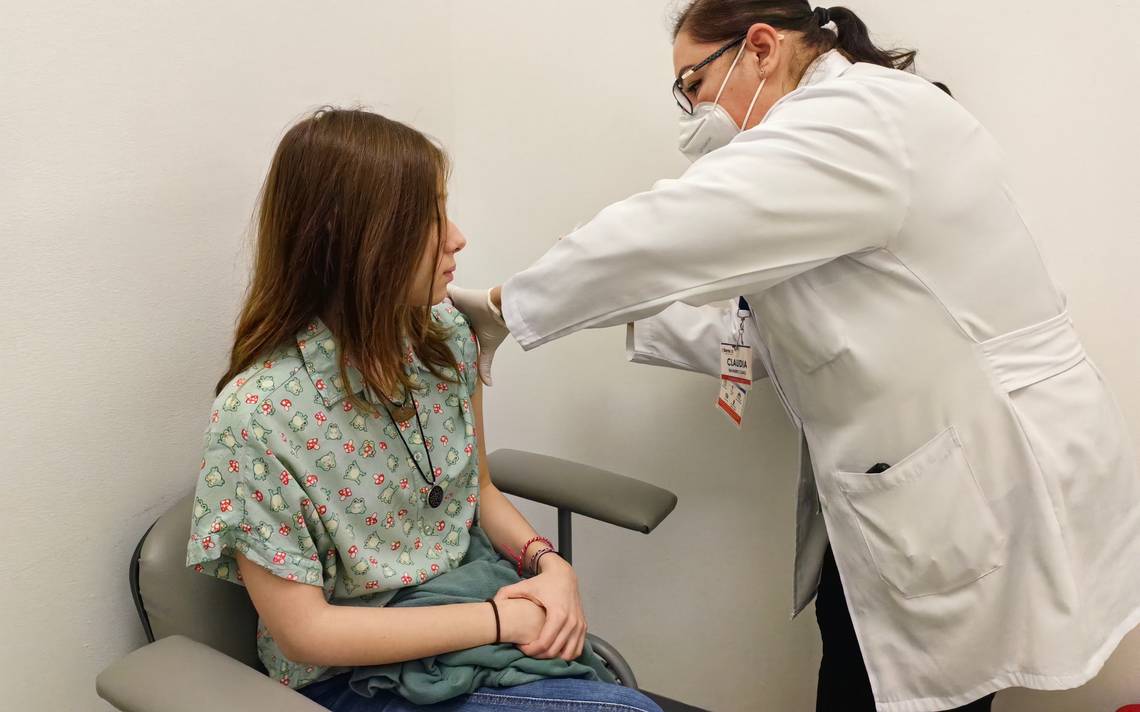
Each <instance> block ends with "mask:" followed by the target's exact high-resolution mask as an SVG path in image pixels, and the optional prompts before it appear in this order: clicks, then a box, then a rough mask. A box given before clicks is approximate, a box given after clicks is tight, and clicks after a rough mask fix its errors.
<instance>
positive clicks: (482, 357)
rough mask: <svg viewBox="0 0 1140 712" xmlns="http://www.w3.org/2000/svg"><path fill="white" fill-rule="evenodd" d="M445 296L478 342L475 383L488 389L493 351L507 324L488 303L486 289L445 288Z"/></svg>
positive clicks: (501, 339) (504, 336) (489, 301)
mask: <svg viewBox="0 0 1140 712" xmlns="http://www.w3.org/2000/svg"><path fill="white" fill-rule="evenodd" d="M447 296H448V297H450V298H451V303H452V304H454V305H455V308H456V309H458V310H459V311H461V312H463V314H464V315H465V316H466V317H467V320H468V321H469V322H471V329H472V330H473V331H474V332H475V338H477V339H478V340H479V380H481V381H483V383H485V384H486V385H488V386H489V385H491V361H492V360H494V358H495V349H497V348H499V344H501V343H503V340H504V339H506V338H507V335H508V334H510V333H511V332H510V331H508V330H507V323H506V322H505V321H503V315H502V313H501V312H500V311H499V310H498V308H496V307H495V305H494V304H492V303H491V290H490V289H464V288H463V287H456V286H455V285H453V284H449V285H447Z"/></svg>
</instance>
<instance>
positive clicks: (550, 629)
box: [495, 555, 587, 660]
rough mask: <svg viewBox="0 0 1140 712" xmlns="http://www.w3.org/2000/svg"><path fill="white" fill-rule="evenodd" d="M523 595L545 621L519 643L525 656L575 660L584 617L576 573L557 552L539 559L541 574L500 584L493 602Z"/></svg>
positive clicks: (579, 651) (582, 640)
mask: <svg viewBox="0 0 1140 712" xmlns="http://www.w3.org/2000/svg"><path fill="white" fill-rule="evenodd" d="M516 598H525V599H528V600H530V601H533V602H534V603H537V604H538V605H540V606H542V607H543V609H545V611H546V620H545V621H544V622H543V626H542V630H541V632H540V633H539V634H538V635H537V636H535V637H534V638H532V639H531V640H529V641H527V642H526V643H525V644H523V645H520V646H519V649H520V650H522V651H523V652H524V653H526V655H527V656H529V657H532V658H539V659H550V658H562V659H563V660H577V659H578V657H579V656H580V655H582V648H583V647H584V646H585V644H586V629H587V625H586V616H585V614H584V613H583V612H582V602H581V599H580V598H579V595H578V576H577V575H576V574H575V573H574V569H573V567H571V566H570V564H568V563H566V561H565V560H563V559H561V558H559V557H558V556H557V555H547V556H544V557H543V558H542V573H540V574H539V575H537V576H535V577H533V578H528V579H523V580H522V581H520V582H518V583H516V584H511V585H510V586H504V587H503V588H501V589H499V592H498V593H496V594H495V600H496V601H506V600H510V599H516Z"/></svg>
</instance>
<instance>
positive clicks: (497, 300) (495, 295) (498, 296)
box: [491, 285, 503, 309]
mask: <svg viewBox="0 0 1140 712" xmlns="http://www.w3.org/2000/svg"><path fill="white" fill-rule="evenodd" d="M491 304H493V305H494V306H495V308H496V309H502V308H503V286H502V285H499V286H498V287H492V288H491Z"/></svg>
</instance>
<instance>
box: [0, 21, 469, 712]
mask: <svg viewBox="0 0 1140 712" xmlns="http://www.w3.org/2000/svg"><path fill="white" fill-rule="evenodd" d="M0 5H2V8H3V9H2V10H0V53H2V55H3V57H2V59H0V97H3V99H2V100H0V216H3V218H2V220H0V241H2V244H3V252H2V254H3V260H4V267H3V269H2V271H0V283H2V289H0V293H2V294H3V302H4V304H3V311H2V312H0V324H2V328H0V333H3V334H4V336H5V338H6V339H7V340H8V345H7V347H5V348H4V349H3V350H2V354H3V355H2V356H0V361H2V363H3V371H4V373H5V374H6V375H7V376H8V378H9V379H13V377H14V383H13V382H9V383H8V385H7V387H6V388H4V389H3V391H2V392H3V395H0V399H2V404H3V405H2V407H0V413H2V416H0V418H2V422H3V426H2V427H3V436H2V443H3V444H2V445H0V447H2V448H3V463H4V468H3V481H4V492H5V497H4V499H5V502H6V504H5V506H4V515H3V516H2V517H0V542H3V544H2V545H0V552H2V553H0V559H2V561H3V563H2V565H0V570H2V571H3V572H4V576H3V583H2V584H0V611H2V613H0V616H2V617H3V620H4V624H3V633H2V638H3V642H2V643H0V690H3V700H2V701H0V708H3V709H29V710H88V709H103V708H104V706H103V705H102V704H101V703H100V702H99V701H98V700H97V698H96V696H95V692H94V676H95V674H96V672H98V671H99V670H100V669H101V668H102V667H103V666H105V665H107V664H108V663H109V662H111V661H112V660H113V659H115V658H117V657H120V656H122V655H124V654H125V653H127V652H128V651H129V650H131V649H133V648H134V647H137V646H138V645H139V644H140V643H141V642H142V634H141V630H140V628H139V624H138V620H137V618H136V617H135V613H134V610H133V607H132V604H131V601H130V595H129V592H128V589H127V561H128V558H129V556H130V553H131V551H132V549H133V547H134V545H135V543H136V542H137V541H138V538H139V536H140V535H141V534H142V533H143V531H144V530H145V529H146V527H147V526H148V525H149V524H150V522H151V521H153V519H154V517H155V516H156V515H157V514H158V513H159V512H160V511H161V510H162V508H163V507H164V506H165V505H167V504H169V503H170V502H171V501H172V500H174V499H175V498H177V497H178V496H179V495H181V494H182V493H184V492H185V491H186V490H187V489H188V488H190V487H191V486H192V473H193V472H194V471H195V469H196V467H197V464H196V463H197V462H198V459H199V458H200V452H198V450H199V447H200V440H199V436H198V433H200V432H201V430H202V429H203V428H204V427H205V424H206V421H205V416H206V414H207V413H208V407H209V403H210V402H211V401H212V400H213V398H212V395H211V394H212V392H213V391H212V388H213V386H212V384H213V383H214V382H215V381H216V380H217V378H218V376H219V375H220V372H221V370H222V368H223V363H224V359H225V357H226V351H227V349H228V344H227V342H228V340H229V339H230V336H231V333H232V324H233V319H234V316H235V313H236V309H237V306H238V304H239V301H240V299H241V295H242V291H243V289H244V286H245V275H246V242H245V230H246V227H247V224H248V221H249V218H250V216H251V213H252V210H253V204H254V197H255V194H256V192H257V190H258V188H259V186H260V182H261V179H262V177H263V175H264V172H265V169H266V168H267V166H268V163H269V158H270V156H271V154H272V151H273V148H274V147H275V145H276V143H277V141H278V139H279V138H280V136H281V135H282V133H283V132H284V130H285V128H286V127H287V126H288V125H289V124H290V123H292V121H293V120H294V119H295V118H297V117H298V116H299V115H300V114H301V113H302V112H304V111H305V110H307V109H309V108H315V105H318V104H321V103H324V102H345V103H351V102H357V101H360V102H364V103H366V104H368V105H371V106H373V107H376V108H378V109H379V110H381V111H387V112H390V113H392V114H393V115H394V116H395V117H397V118H404V119H407V120H412V121H414V122H415V123H416V124H417V125H418V126H420V127H421V128H423V129H425V130H428V131H431V132H433V133H436V134H437V135H440V136H442V137H443V139H444V140H447V139H448V132H449V131H450V121H451V103H450V102H451V91H450V85H449V83H448V82H449V72H448V67H447V54H446V51H443V50H441V48H440V44H439V42H438V38H439V36H440V32H441V28H444V30H443V31H444V32H446V28H447V26H448V25H447V21H446V16H445V15H444V10H445V8H441V7H440V6H438V5H429V4H422V3H415V4H413V3H394V2H387V3H383V4H381V3H374V2H350V3H347V2H338V3H336V4H335V5H333V4H326V3H321V4H315V3H302V2H279V1H273V0H261V1H258V2H241V3H232V2H222V1H218V0H210V1H207V2H203V1H200V0H195V2H180V3H174V2H164V3H155V2H142V1H138V2H100V3H77V2H65V1H62V0H59V1H57V0H51V1H50V2H49V1H48V0H36V2H34V3H31V2H14V1H13V2H8V1H7V0H3V1H2V2H0Z"/></svg>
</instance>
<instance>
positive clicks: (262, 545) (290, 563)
mask: <svg viewBox="0 0 1140 712" xmlns="http://www.w3.org/2000/svg"><path fill="white" fill-rule="evenodd" d="M310 509H311V506H310V502H309V499H308V498H307V496H306V494H305V491H304V489H303V488H302V487H301V485H300V484H299V483H298V482H297V480H296V479H295V478H294V477H293V473H291V472H290V471H289V470H288V469H287V468H285V467H284V466H283V465H282V464H281V462H280V461H279V460H278V459H277V457H276V456H274V455H273V453H272V451H271V450H269V449H268V448H267V447H266V445H265V444H264V443H262V442H260V441H259V440H257V439H256V438H254V437H251V435H250V433H249V430H248V429H247V428H245V427H242V426H241V425H240V423H236V422H234V421H233V420H230V421H229V422H227V419H222V420H220V421H219V422H217V423H214V424H213V425H212V426H211V427H210V428H209V430H207V432H206V435H205V441H204V443H203V456H202V464H201V469H200V472H199V475H198V481H197V485H196V487H195V492H194V505H193V510H192V515H191V525H190V541H189V543H188V545H187V550H186V565H187V566H193V567H194V569H195V570H196V571H200V572H202V573H206V574H209V575H212V576H216V577H218V578H220V579H224V580H226V581H230V582H233V583H237V584H240V583H241V580H240V578H239V576H238V569H237V562H236V561H235V560H234V558H233V556H234V553H235V552H239V553H241V554H242V555H243V556H245V557H246V558H247V559H249V560H250V561H252V562H254V563H255V564H257V565H259V566H261V567H262V568H265V569H266V570H268V571H269V572H270V573H272V574H274V575H276V576H280V577H281V578H284V579H288V580H290V581H299V582H302V583H308V584H313V585H322V583H323V579H322V571H321V564H320V557H319V556H318V555H317V549H316V546H315V545H314V536H313V533H312V532H311V531H310V528H309V524H310V521H307V515H309V514H310V512H309V510H310ZM311 520H312V521H318V520H317V518H316V516H315V515H314V516H313V517H312V518H311Z"/></svg>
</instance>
